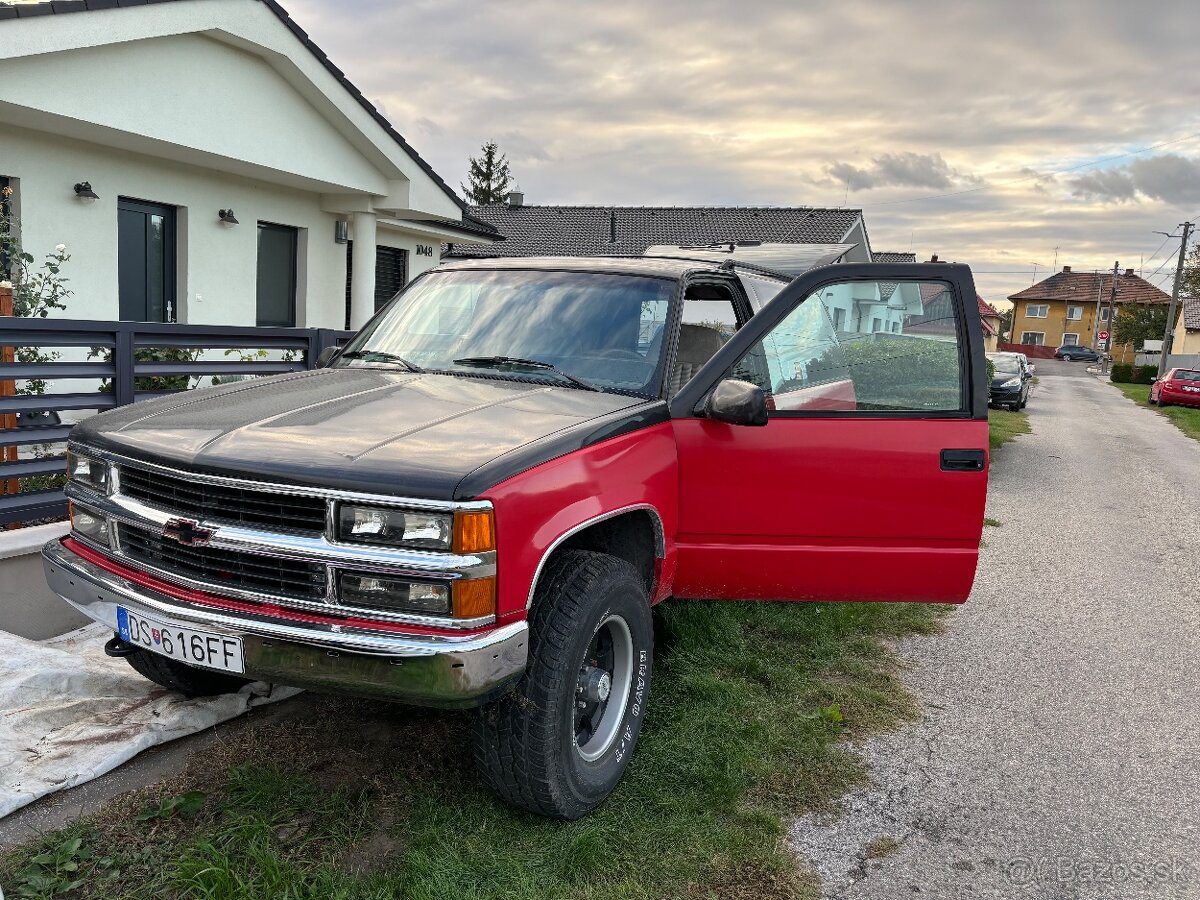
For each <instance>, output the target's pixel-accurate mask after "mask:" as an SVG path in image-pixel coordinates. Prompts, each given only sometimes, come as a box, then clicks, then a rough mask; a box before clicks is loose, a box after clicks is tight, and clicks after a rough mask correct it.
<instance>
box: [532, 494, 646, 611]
mask: <svg viewBox="0 0 1200 900" xmlns="http://www.w3.org/2000/svg"><path fill="white" fill-rule="evenodd" d="M631 512H648V513H650V521H651V526H652V528H653V530H654V557H655V559H664V558H666V555H667V538H666V532H665V531H664V529H663V523H662V516H661V515H660V514H659V512H658V509H657V508H656V507H654V506H653V505H651V504H649V503H634V504H631V505H630V506H622V507H619V508H617V509H612V510H609V511H608V512H603V513H600V515H598V516H592V517H591V518H589V519H584V520H583V521H582V522H580V523H578V524H577V525H573V526H571V527H570V528H568V529H567V530H566V531H564V532H563V533H562V534H560V535H559V536H558V537H556V538H555V539H554V540H553V541H552V542H551V544H550V546H549V547H547V548H546V552H545V553H543V554H542V558H541V559H539V560H538V564H537V568H536V569H534V570H533V578H532V579H531V580H530V582H529V596H528V597H526V598H525V609H526V610H528V609H530V608H531V607H532V606H533V595H534V593H535V592H536V591H537V586H538V581H540V580H541V577H542V570H543V569H545V567H546V562H547V560H549V559H550V557H551V556H553V555H554V551H555V550H557V549H558V548H559V546H560V545H562V543H563V542H564V541H566V540H567V539H568V538H570V537H572V536H573V535H576V534H578V533H579V532H581V531H583V530H584V529H586V528H590V527H591V526H592V525H595V524H597V523H599V522H604V521H606V520H607V519H615V518H616V517H617V516H623V515H625V514H626V513H631Z"/></svg>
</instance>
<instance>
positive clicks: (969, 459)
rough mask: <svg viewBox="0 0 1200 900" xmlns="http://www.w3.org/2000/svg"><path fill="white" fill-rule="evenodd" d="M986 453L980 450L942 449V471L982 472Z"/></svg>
mask: <svg viewBox="0 0 1200 900" xmlns="http://www.w3.org/2000/svg"><path fill="white" fill-rule="evenodd" d="M986 464H987V454H985V453H984V452H983V451H982V450H943V451H942V471H943V472H982V471H983V467H984V466H985V465H986Z"/></svg>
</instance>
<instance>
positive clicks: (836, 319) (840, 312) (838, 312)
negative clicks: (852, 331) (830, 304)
mask: <svg viewBox="0 0 1200 900" xmlns="http://www.w3.org/2000/svg"><path fill="white" fill-rule="evenodd" d="M833 329H834V331H845V330H846V311H845V310H844V309H842V308H841V307H840V306H835V307H834V308H833Z"/></svg>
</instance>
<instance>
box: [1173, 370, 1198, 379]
mask: <svg viewBox="0 0 1200 900" xmlns="http://www.w3.org/2000/svg"><path fill="white" fill-rule="evenodd" d="M1172 377H1173V378H1174V379H1175V380H1176V381H1200V370H1196V369H1180V370H1179V371H1178V372H1176V373H1175V374H1174V376H1172Z"/></svg>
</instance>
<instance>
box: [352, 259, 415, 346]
mask: <svg viewBox="0 0 1200 900" xmlns="http://www.w3.org/2000/svg"><path fill="white" fill-rule="evenodd" d="M353 279H354V241H347V242H346V330H347V331H349V330H350V282H351V281H353ZM406 284H408V251H407V250H401V249H400V248H399V247H376V248H375V312H379V310H381V309H383V307H384V306H386V305H387V303H388V301H389V300H391V299H392V298H393V297H395V296H396V294H397V293H399V291H400V289H401V288H403V287H404V285H406Z"/></svg>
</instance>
